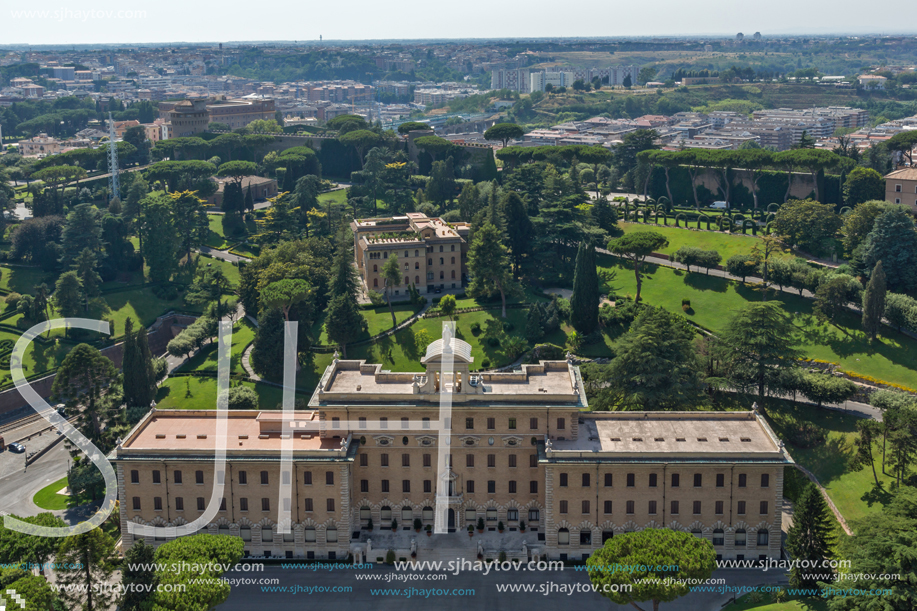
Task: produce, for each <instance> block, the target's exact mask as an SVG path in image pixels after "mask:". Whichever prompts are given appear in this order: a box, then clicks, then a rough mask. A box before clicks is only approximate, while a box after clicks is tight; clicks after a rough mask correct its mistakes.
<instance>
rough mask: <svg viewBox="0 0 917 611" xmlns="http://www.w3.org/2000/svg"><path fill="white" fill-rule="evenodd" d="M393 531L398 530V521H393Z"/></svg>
mask: <svg viewBox="0 0 917 611" xmlns="http://www.w3.org/2000/svg"><path fill="white" fill-rule="evenodd" d="M392 530H398V520H395V519H392Z"/></svg>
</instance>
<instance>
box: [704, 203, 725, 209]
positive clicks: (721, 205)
mask: <svg viewBox="0 0 917 611" xmlns="http://www.w3.org/2000/svg"><path fill="white" fill-rule="evenodd" d="M709 207H710V208H716V209H717V210H725V209H726V208H728V207H729V206H727V205H726V202H713V203H712V204H710V206H709Z"/></svg>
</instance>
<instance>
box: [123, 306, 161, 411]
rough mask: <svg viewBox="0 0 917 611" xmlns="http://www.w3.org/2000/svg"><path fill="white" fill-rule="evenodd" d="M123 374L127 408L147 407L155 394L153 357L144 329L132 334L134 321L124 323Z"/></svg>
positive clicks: (141, 328) (128, 320)
mask: <svg viewBox="0 0 917 611" xmlns="http://www.w3.org/2000/svg"><path fill="white" fill-rule="evenodd" d="M121 370H122V372H123V374H124V384H123V386H124V400H125V402H126V403H127V406H128V407H149V405H150V403H152V401H153V397H154V396H155V394H156V374H155V372H154V371H153V355H152V353H151V352H150V345H149V342H148V340H147V334H146V329H144V328H143V327H140V328H139V329H137V331H136V332H134V321H133V320H132V319H130V318H128V319H127V321H126V322H125V323H124V358H123V360H122V361H121Z"/></svg>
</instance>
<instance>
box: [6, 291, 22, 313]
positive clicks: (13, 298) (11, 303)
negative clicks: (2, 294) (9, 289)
mask: <svg viewBox="0 0 917 611" xmlns="http://www.w3.org/2000/svg"><path fill="white" fill-rule="evenodd" d="M20 299H22V295H20V294H19V293H10V294H9V295H7V296H6V307H8V308H10V309H12V310H15V309H16V305H17V304H18V303H19V300H20Z"/></svg>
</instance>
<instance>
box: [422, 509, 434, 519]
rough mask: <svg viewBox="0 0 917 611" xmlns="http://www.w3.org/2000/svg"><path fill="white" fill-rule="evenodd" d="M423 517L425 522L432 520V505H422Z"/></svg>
mask: <svg viewBox="0 0 917 611" xmlns="http://www.w3.org/2000/svg"><path fill="white" fill-rule="evenodd" d="M423 519H424V521H425V522H426V521H427V520H432V519H433V508H432V507H424V508H423Z"/></svg>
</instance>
